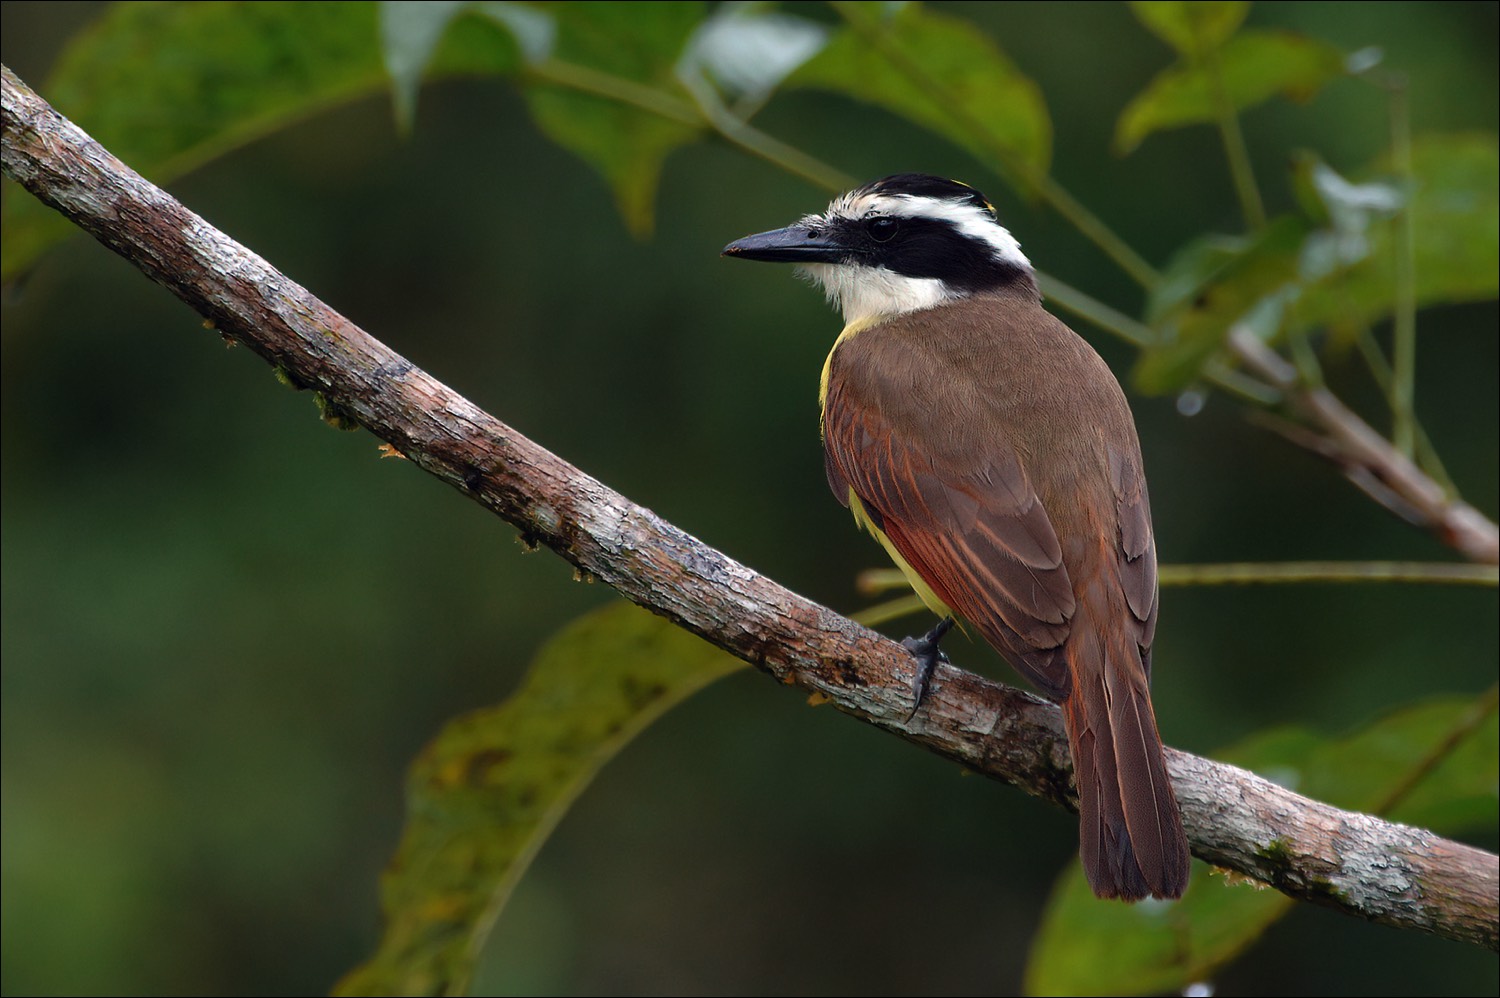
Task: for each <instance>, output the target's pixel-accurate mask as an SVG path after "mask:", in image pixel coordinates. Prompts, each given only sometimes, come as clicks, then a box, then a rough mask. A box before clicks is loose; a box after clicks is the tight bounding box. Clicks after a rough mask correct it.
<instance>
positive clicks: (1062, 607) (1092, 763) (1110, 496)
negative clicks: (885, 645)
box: [823, 279, 1188, 900]
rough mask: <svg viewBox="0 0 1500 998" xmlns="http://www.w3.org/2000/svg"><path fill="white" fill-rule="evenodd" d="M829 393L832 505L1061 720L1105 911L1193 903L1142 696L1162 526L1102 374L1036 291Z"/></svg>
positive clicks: (969, 305) (1006, 292) (1127, 420)
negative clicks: (874, 530) (862, 526)
mask: <svg viewBox="0 0 1500 998" xmlns="http://www.w3.org/2000/svg"><path fill="white" fill-rule="evenodd" d="M827 374H828V380H827V391H826V397H825V400H824V414H823V433H824V444H825V449H826V456H827V472H828V481H829V485H830V486H831V487H832V488H833V492H834V494H835V495H836V496H837V497H838V498H839V500H840V501H841V502H843V503H845V504H846V505H848V504H849V503H850V501H851V496H852V497H853V498H855V499H857V500H858V501H859V503H860V504H861V505H862V506H863V507H864V508H865V510H866V511H867V512H868V514H869V517H870V519H871V520H872V521H873V522H874V523H875V524H876V525H877V526H878V527H879V528H880V529H881V530H882V531H883V532H884V534H885V535H886V537H887V538H888V539H889V541H890V543H891V544H892V545H893V546H894V547H895V548H896V550H897V551H898V552H899V553H900V554H901V556H902V557H903V558H904V559H905V560H906V561H907V563H908V564H909V565H910V566H911V568H912V569H913V570H915V572H916V573H917V574H918V575H919V576H920V577H921V579H922V580H923V581H925V582H926V583H927V585H928V586H930V587H931V589H932V590H933V592H934V593H935V594H936V596H937V597H938V598H939V599H940V600H941V601H942V602H943V603H945V604H946V605H947V606H948V607H949V608H951V609H952V610H953V611H955V612H956V613H958V614H960V615H961V616H963V617H964V618H965V619H967V620H968V621H969V622H970V623H972V624H973V626H974V627H975V628H976V629H977V630H978V631H979V633H980V634H982V635H983V636H984V637H985V639H986V640H988V641H989V642H990V644H992V645H994V646H995V648H996V649H998V650H999V652H1000V653H1001V654H1002V655H1003V656H1005V658H1006V660H1007V661H1009V662H1010V663H1011V664H1012V665H1013V666H1014V667H1015V668H1016V669H1017V670H1018V671H1019V672H1020V673H1021V674H1022V675H1024V676H1025V677H1026V678H1027V679H1028V680H1030V681H1031V682H1032V683H1034V684H1035V685H1036V686H1037V687H1038V688H1040V689H1041V690H1042V691H1043V692H1044V693H1045V694H1046V695H1047V696H1048V697H1050V698H1052V699H1054V700H1056V701H1057V702H1058V703H1059V704H1061V705H1062V710H1063V716H1064V718H1065V720H1066V723H1067V729H1068V738H1069V743H1070V745H1071V747H1072V751H1073V760H1074V767H1075V770H1076V773H1077V781H1078V803H1079V815H1080V822H1081V830H1080V838H1081V850H1080V851H1081V855H1082V858H1083V866H1084V871H1085V873H1086V874H1087V876H1088V880H1089V883H1090V885H1091V886H1092V887H1093V889H1094V891H1095V893H1097V894H1098V895H1099V896H1101V897H1119V898H1124V899H1127V900H1134V899H1138V898H1142V897H1145V896H1147V895H1155V896H1157V897H1178V896H1180V895H1181V894H1182V891H1183V889H1184V887H1185V886H1186V884H1187V877H1188V850H1187V841H1186V838H1185V837H1184V835H1183V830H1182V819H1181V817H1180V814H1179V811H1178V806H1177V801H1176V798H1175V796H1174V795H1173V792H1172V786H1171V782H1170V781H1169V779H1168V777H1167V772H1166V767H1165V764H1164V762H1163V759H1162V746H1161V738H1160V736H1159V735H1158V734H1157V729H1156V718H1155V714H1154V713H1153V711H1152V709H1151V699H1150V692H1149V684H1150V675H1151V639H1152V635H1153V632H1154V630H1155V627H1156V612H1157V584H1156V549H1155V544H1154V541H1153V538H1152V532H1151V512H1150V506H1149V503H1148V500H1147V495H1146V482H1145V477H1144V474H1143V472H1142V464H1141V455H1140V445H1139V443H1138V441H1137V439H1136V433H1135V426H1134V423H1133V422H1132V420H1131V416H1130V409H1129V407H1128V406H1127V404H1126V401H1125V397H1124V394H1123V393H1122V392H1121V390H1120V387H1119V384H1118V383H1117V382H1116V381H1115V378H1114V376H1113V375H1112V374H1111V373H1110V371H1109V369H1108V367H1106V366H1105V364H1104V362H1103V360H1101V359H1100V357H1099V355H1098V354H1097V353H1095V352H1094V351H1093V349H1092V348H1091V347H1089V345H1088V344H1087V343H1085V342H1084V341H1083V340H1082V339H1081V338H1080V337H1079V336H1077V335H1076V334H1075V333H1074V332H1073V331H1072V330H1070V329H1069V328H1068V327H1067V326H1065V325H1063V324H1062V323H1061V322H1059V321H1058V320H1057V319H1055V318H1053V317H1052V316H1051V315H1050V314H1048V313H1047V312H1046V311H1045V310H1044V309H1042V307H1041V304H1040V301H1039V298H1038V296H1037V293H1036V289H1035V287H1034V285H1033V284H1032V282H1031V281H1030V280H1029V279H1025V280H1016V281H1014V282H1011V283H1009V284H1007V285H1004V286H1001V287H997V288H991V289H988V290H984V291H981V292H979V293H975V294H971V295H969V296H968V297H963V298H959V299H956V300H954V301H951V302H949V303H946V304H943V305H942V306H941V307H938V308H927V309H921V310H916V311H909V312H906V313H904V314H899V315H894V316H889V317H886V318H883V319H880V320H878V321H876V322H875V323H873V324H871V325H868V326H866V327H864V328H862V329H860V330H859V331H857V332H853V333H852V334H850V335H846V336H844V337H843V338H841V340H840V342H839V343H838V345H837V346H836V347H835V349H834V351H833V354H832V355H831V357H830V359H829V367H828V372H827Z"/></svg>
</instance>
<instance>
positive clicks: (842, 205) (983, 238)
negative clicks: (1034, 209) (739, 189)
mask: <svg viewBox="0 0 1500 998" xmlns="http://www.w3.org/2000/svg"><path fill="white" fill-rule="evenodd" d="M872 214H880V215H892V216H896V217H900V218H931V219H936V220H938V221H943V222H947V223H948V224H949V225H952V226H953V228H954V229H955V230H956V231H958V232H959V233H961V234H962V235H965V236H968V237H969V238H970V239H974V240H977V241H979V242H981V243H984V244H985V245H987V246H989V248H990V251H991V252H992V253H993V254H994V255H995V259H996V260H997V261H999V262H1000V263H1008V264H1010V265H1012V266H1015V267H1022V268H1024V269H1026V270H1030V269H1032V267H1031V261H1030V260H1028V259H1027V258H1026V254H1025V253H1023V252H1021V244H1020V242H1018V241H1017V240H1016V237H1015V236H1013V235H1011V234H1010V230H1009V229H1007V228H1006V227H1005V226H1003V225H1001V224H1000V223H998V222H996V221H995V219H994V218H993V217H992V216H991V215H990V213H989V212H987V211H985V210H984V209H983V208H978V207H975V206H974V205H972V204H965V203H964V202H962V201H946V200H940V199H938V198H928V197H916V196H914V195H911V194H878V193H877V194H855V193H854V192H853V191H851V192H849V193H848V194H841V195H839V196H838V197H836V198H834V199H833V203H832V204H830V205H829V206H828V211H827V212H826V213H824V214H822V215H808V216H806V217H805V218H804V219H803V220H802V224H804V225H812V226H819V225H827V224H828V223H830V222H832V221H833V220H834V219H835V218H849V219H859V218H865V217H866V216H869V215H872Z"/></svg>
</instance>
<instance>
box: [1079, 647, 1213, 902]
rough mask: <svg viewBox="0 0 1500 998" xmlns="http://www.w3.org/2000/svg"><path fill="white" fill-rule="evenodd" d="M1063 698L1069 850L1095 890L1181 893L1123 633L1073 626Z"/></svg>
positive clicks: (1179, 836)
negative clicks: (1074, 810)
mask: <svg viewBox="0 0 1500 998" xmlns="http://www.w3.org/2000/svg"><path fill="white" fill-rule="evenodd" d="M1069 645H1070V647H1069V649H1068V658H1069V663H1068V664H1069V669H1070V672H1071V673H1072V675H1071V679H1072V683H1071V686H1072V688H1071V689H1070V690H1069V693H1068V696H1067V698H1066V699H1065V700H1064V701H1063V704H1062V708H1063V718H1064V720H1065V721H1066V723H1067V728H1068V743H1069V745H1070V746H1071V747H1072V750H1073V768H1074V772H1075V774H1076V776H1077V780H1078V817H1079V842H1080V849H1079V853H1080V855H1081V857H1082V859H1083V871H1084V873H1085V875H1087V877H1088V881H1089V886H1091V887H1092V888H1093V889H1094V893H1095V894H1097V895H1099V896H1100V897H1102V898H1116V897H1117V898H1121V899H1123V900H1126V901H1137V900H1140V899H1141V898H1144V897H1146V896H1148V895H1149V896H1152V897H1158V898H1176V897H1181V896H1182V892H1183V890H1184V889H1185V888H1186V887H1187V880H1188V845H1187V836H1186V835H1184V834H1183V831H1182V814H1181V812H1180V811H1179V809H1178V807H1177V796H1176V794H1174V793H1173V792H1172V783H1171V781H1170V780H1169V779H1168V777H1167V767H1166V763H1165V761H1164V760H1163V758H1162V745H1161V736H1160V735H1159V734H1158V733H1157V731H1156V715H1155V713H1154V712H1153V711H1152V709H1151V693H1150V689H1149V686H1148V680H1147V678H1146V667H1145V664H1144V663H1143V662H1142V660H1141V655H1140V652H1139V650H1138V649H1137V648H1136V647H1135V642H1134V641H1132V640H1130V638H1129V637H1128V636H1127V635H1123V634H1121V635H1116V636H1111V635H1109V634H1101V633H1098V632H1097V631H1095V632H1092V633H1090V632H1089V630H1088V629H1084V630H1083V632H1082V633H1080V631H1078V630H1075V632H1074V634H1073V635H1072V638H1071V639H1070V641H1069Z"/></svg>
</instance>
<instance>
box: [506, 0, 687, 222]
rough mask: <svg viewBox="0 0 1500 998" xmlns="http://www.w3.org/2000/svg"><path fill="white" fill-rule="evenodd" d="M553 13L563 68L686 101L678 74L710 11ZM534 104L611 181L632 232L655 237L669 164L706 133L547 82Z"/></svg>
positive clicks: (606, 8) (544, 125) (647, 8)
mask: <svg viewBox="0 0 1500 998" xmlns="http://www.w3.org/2000/svg"><path fill="white" fill-rule="evenodd" d="M547 12H548V13H550V14H551V15H552V16H553V17H555V18H556V21H557V41H556V49H555V54H556V58H557V59H558V60H559V61H560V62H562V63H566V64H572V65H576V66H580V67H583V68H584V69H585V70H586V71H589V72H590V73H593V74H603V75H604V78H615V79H619V80H624V81H628V82H629V83H632V84H645V85H646V86H647V87H650V88H652V89H653V90H656V91H665V92H666V93H668V94H669V95H671V96H674V97H675V96H682V95H683V90H682V88H681V86H680V84H679V83H678V82H677V78H676V75H675V69H676V65H677V60H678V58H679V57H680V56H681V55H682V52H683V49H684V47H685V45H686V43H687V40H688V38H689V37H690V36H691V35H692V33H693V30H694V29H695V28H696V27H697V26H698V24H699V22H700V21H701V20H702V19H703V5H702V4H699V3H630V4H614V3H590V2H583V0H577V2H565V3H556V4H550V5H548V7H547ZM544 68H545V67H544ZM526 99H527V103H528V104H529V105H530V107H531V113H532V116H533V117H534V118H535V119H536V122H537V125H538V126H539V127H540V128H541V129H542V131H543V132H545V133H546V134H547V136H548V137H549V138H551V139H552V140H553V141H554V142H556V143H558V144H559V145H561V146H563V147H565V148H567V149H569V150H571V151H572V152H574V153H576V154H577V155H579V156H580V157H582V158H583V160H584V161H585V162H587V163H588V164H589V165H591V166H593V167H594V169H596V170H598V171H599V173H600V174H601V175H603V177H604V179H605V180H606V181H607V182H608V183H609V185H610V188H611V189H612V190H613V191H614V194H615V201H616V203H617V204H618V206H619V208H620V213H621V215H623V216H624V218H625V223H626V225H627V226H628V227H629V228H630V230H631V231H632V232H634V233H635V234H636V235H645V234H647V233H649V232H650V231H651V226H652V219H653V215H654V211H655V201H656V188H657V184H658V181H659V180H660V177H661V168H662V164H663V163H664V162H665V161H666V158H667V155H668V154H669V153H670V152H671V151H672V150H673V149H676V148H677V147H678V146H681V145H685V144H687V143H689V142H692V141H693V140H694V139H695V138H696V137H697V136H698V135H699V134H700V132H701V130H702V129H701V126H689V125H687V124H685V123H683V122H681V121H673V120H668V119H666V118H664V117H662V116H660V115H658V114H654V113H651V112H648V111H644V110H640V109H638V108H635V107H631V106H629V105H627V104H624V103H621V102H620V101H618V100H613V99H610V98H608V97H605V96H596V95H595V94H591V93H581V92H579V91H578V90H577V89H572V88H568V87H562V86H557V85H554V84H551V83H546V82H536V83H534V84H533V85H531V86H529V87H528V88H527V91H526Z"/></svg>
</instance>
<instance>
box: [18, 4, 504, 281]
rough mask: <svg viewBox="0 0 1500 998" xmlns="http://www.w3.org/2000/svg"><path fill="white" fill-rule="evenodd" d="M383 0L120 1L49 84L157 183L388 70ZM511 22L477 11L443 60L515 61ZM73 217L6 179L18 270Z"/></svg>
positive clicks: (61, 61)
mask: <svg viewBox="0 0 1500 998" xmlns="http://www.w3.org/2000/svg"><path fill="white" fill-rule="evenodd" d="M377 39H378V35H377V19H376V10H375V5H374V4H372V3H333V4H321V3H229V4H220V3H166V4H160V3H119V4H114V5H112V6H111V7H109V8H108V9H106V11H105V12H104V14H103V15H102V16H101V17H100V18H99V20H97V21H96V22H94V23H93V24H92V25H91V26H90V27H89V28H87V29H86V30H84V31H83V32H81V33H79V35H78V36H77V37H75V38H74V39H73V40H72V41H71V42H70V43H69V44H68V45H67V47H66V48H65V49H64V50H63V52H62V54H61V55H60V56H59V58H58V63H57V66H56V68H55V70H54V71H53V74H52V78H51V79H50V80H49V81H48V82H47V84H46V85H45V86H44V87H43V88H41V89H42V91H43V93H44V94H45V96H46V97H47V98H48V99H49V100H50V101H51V102H52V104H53V106H54V107H56V108H57V109H58V110H59V111H60V112H62V113H63V114H65V115H67V116H68V117H69V118H71V119H72V120H73V121H74V122H75V123H77V124H78V125H79V127H81V128H83V129H84V130H86V131H87V132H89V134H91V135H93V136H94V138H96V139H98V140H99V141H100V142H101V143H102V144H103V145H104V146H105V147H106V148H108V149H109V150H110V151H111V152H113V153H115V154H116V155H117V156H119V157H120V158H121V159H122V160H124V161H125V162H126V163H128V164H129V165H130V166H131V167H133V168H134V169H135V170H137V171H138V172H140V173H141V174H143V175H144V176H146V177H149V178H150V179H151V180H153V181H155V182H157V183H167V182H169V181H170V180H172V179H173V178H175V177H177V176H180V175H181V174H183V173H185V172H187V171H188V170H191V169H193V168H195V167H197V166H200V165H201V164H203V163H205V162H207V161H208V160H210V159H213V158H214V157H216V156H220V155H223V154H224V153H226V152H229V151H230V150H232V149H235V148H238V147H239V146H242V145H245V144H246V143H248V142H251V141H253V140H255V139H257V138H259V137H260V136H262V135H266V134H268V133H270V132H273V131H275V130H277V129H279V128H284V127H286V126H287V125H289V124H291V123H292V122H295V121H298V120H301V119H303V118H306V117H308V116H309V115H312V114H315V113H317V112H319V111H322V110H324V109H326V108H328V107H330V106H332V105H334V104H338V103H342V102H346V101H350V100H354V99H355V98H358V97H362V96H366V95H368V94H371V93H375V92H377V91H379V90H380V89H381V88H382V87H383V86H384V85H385V82H386V77H385V71H384V69H383V68H382V65H381V61H380V50H379V47H378V45H377ZM516 62H517V59H516V54H515V45H514V43H513V42H511V40H510V38H509V36H508V35H506V34H505V33H504V32H502V31H499V30H498V29H496V28H495V27H494V26H492V25H489V24H487V23H484V22H480V21H477V20H475V19H472V18H471V19H467V20H466V22H465V23H464V25H462V26H461V27H457V28H455V30H453V31H450V32H449V33H448V36H447V38H446V39H445V41H444V43H443V45H442V46H441V47H440V48H439V50H438V53H437V55H436V56H435V57H434V58H433V59H432V60H431V63H432V68H433V70H432V71H434V72H443V73H455V72H464V71H467V72H477V71H505V70H508V69H510V68H513V67H514V66H515V64H516ZM74 231H76V229H75V228H74V227H73V226H71V225H69V224H68V223H67V222H66V221H65V220H64V219H63V218H62V217H61V216H59V215H58V214H57V213H55V212H53V211H52V210H50V209H48V208H46V207H45V206H44V205H42V204H41V203H40V202H38V201H37V200H36V199H35V198H32V197H31V196H30V195H27V194H25V192H24V191H17V190H15V189H14V188H13V185H7V186H6V190H5V206H4V247H3V248H4V254H3V255H4V262H3V266H0V275H3V277H4V279H5V280H10V279H12V278H14V277H15V276H16V275H17V274H19V273H20V272H21V271H23V270H24V269H25V268H27V267H29V266H30V265H31V264H32V263H33V262H34V261H35V260H36V258H37V257H38V256H39V255H40V254H41V253H42V252H43V251H44V250H45V249H46V248H47V247H49V246H50V245H52V244H53V243H54V242H56V241H57V240H58V239H60V238H61V237H63V236H66V235H68V234H69V233H71V232H74Z"/></svg>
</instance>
